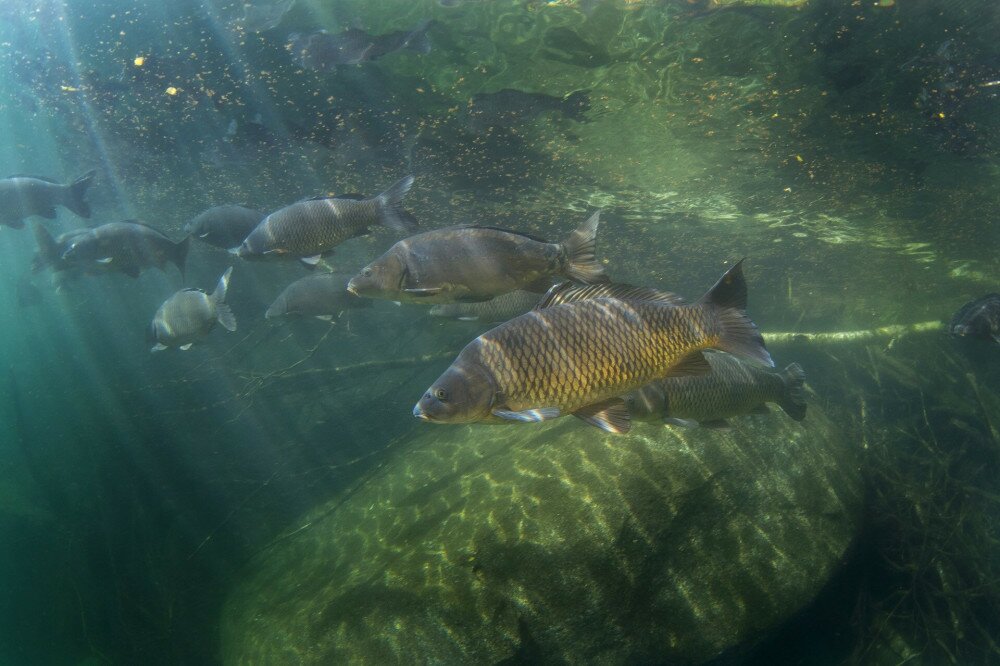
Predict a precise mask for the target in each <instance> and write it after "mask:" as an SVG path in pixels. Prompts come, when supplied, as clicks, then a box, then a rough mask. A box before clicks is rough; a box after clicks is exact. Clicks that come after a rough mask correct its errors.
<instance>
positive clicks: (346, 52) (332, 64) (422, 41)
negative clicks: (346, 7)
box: [287, 20, 433, 73]
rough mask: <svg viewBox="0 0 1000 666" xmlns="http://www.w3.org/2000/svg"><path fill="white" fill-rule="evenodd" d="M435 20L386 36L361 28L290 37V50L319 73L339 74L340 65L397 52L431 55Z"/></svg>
mask: <svg viewBox="0 0 1000 666" xmlns="http://www.w3.org/2000/svg"><path fill="white" fill-rule="evenodd" d="M432 24H433V21H430V20H425V21H421V22H420V23H419V24H418V25H417V26H416V27H414V28H413V29H412V30H397V31H395V32H389V33H386V34H384V35H372V34H369V33H367V32H365V31H364V30H361V29H359V28H350V29H348V30H345V31H344V32H338V33H336V34H332V33H329V32H327V31H325V30H319V31H317V32H310V33H307V34H301V33H297V32H296V33H292V34H290V35H289V36H288V46H287V47H288V50H289V51H290V52H291V54H292V57H293V58H294V60H295V62H297V63H298V64H299V65H301V66H302V67H304V68H306V69H311V70H315V71H318V72H330V73H333V72H335V71H336V69H337V66H338V65H358V64H360V63H363V62H370V61H372V60H378V59H379V58H381V57H382V56H385V55H388V54H390V53H394V52H396V51H401V50H404V49H405V50H408V51H414V52H416V53H430V51H431V42H430V38H429V37H428V36H427V30H428V29H429V28H430V27H431V25H432Z"/></svg>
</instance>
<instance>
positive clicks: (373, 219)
mask: <svg viewBox="0 0 1000 666" xmlns="http://www.w3.org/2000/svg"><path fill="white" fill-rule="evenodd" d="M412 185H413V176H407V177H406V178H403V179H402V180H399V181H398V182H396V183H395V184H394V185H393V186H392V187H390V188H389V189H388V190H386V191H385V192H383V193H382V194H380V195H378V196H377V197H372V198H371V199H357V198H354V197H353V196H351V197H346V196H345V197H323V198H317V199H309V200H306V201H299V202H298V203H293V204H292V205H290V206H285V207H284V208H282V209H280V210H276V211H275V212H273V213H271V214H270V215H268V216H267V217H265V218H264V219H263V220H262V221H261V223H260V224H258V225H257V227H256V228H255V229H254V230H253V231H252V232H251V233H250V235H249V236H247V237H246V239H245V240H244V241H243V243H242V244H241V245H240V247H239V250H237V251H236V254H237V256H239V257H242V258H244V259H289V258H290V259H302V260H303V261H304V262H305V263H307V264H312V265H315V264H316V262H318V261H319V259H320V257H321V256H323V255H324V254H328V253H329V252H331V251H332V250H333V248H335V247H336V246H338V245H340V244H341V243H343V242H344V241H345V240H347V239H348V238H353V237H355V236H361V235H363V234H365V233H367V232H368V230H369V228H370V227H372V226H374V225H376V224H382V225H384V226H386V227H389V228H390V229H395V230H396V231H411V230H412V229H413V228H414V226H415V224H414V223H413V220H412V217H411V216H410V215H409V214H408V213H407V212H406V211H404V210H403V208H402V202H403V197H405V196H406V193H407V192H409V191H410V187H411V186H412Z"/></svg>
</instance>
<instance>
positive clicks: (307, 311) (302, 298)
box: [264, 273, 372, 320]
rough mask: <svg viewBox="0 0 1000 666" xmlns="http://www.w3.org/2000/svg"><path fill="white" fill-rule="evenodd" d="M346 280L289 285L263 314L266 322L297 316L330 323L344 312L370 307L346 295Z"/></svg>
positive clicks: (325, 278)
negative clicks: (314, 318)
mask: <svg viewBox="0 0 1000 666" xmlns="http://www.w3.org/2000/svg"><path fill="white" fill-rule="evenodd" d="M349 277H350V276H348V275H346V274H339V273H322V274H320V275H307V276H306V277H304V278H301V279H299V280H296V281H295V282H293V283H291V284H290V285H288V286H287V287H285V290H284V291H283V292H281V294H279V295H278V297H277V298H276V299H275V300H274V303H272V304H271V307H269V308H268V309H267V312H266V313H265V314H264V317H265V318H266V319H274V318H276V317H287V316H301V317H317V318H319V319H326V320H329V319H332V318H333V317H335V316H337V315H339V314H340V313H341V312H343V311H344V310H353V309H356V308H364V307H371V305H372V302H371V301H370V300H369V299H367V298H358V297H357V296H355V295H354V294H352V293H350V292H349V291H347V280H348V278H349Z"/></svg>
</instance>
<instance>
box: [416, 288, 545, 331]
mask: <svg viewBox="0 0 1000 666" xmlns="http://www.w3.org/2000/svg"><path fill="white" fill-rule="evenodd" d="M542 296H543V294H539V293H537V292H532V291H524V290H522V289H518V290H516V291H511V292H508V293H506V294H501V295H499V296H495V297H493V298H491V299H490V300H488V301H481V302H478V303H440V304H438V305H435V306H434V307H432V308H431V309H430V314H431V316H433V317H444V318H447V319H458V320H460V321H478V322H482V323H484V324H494V323H500V322H504V321H507V320H508V319H513V318H514V317H517V316H518V315H523V314H524V313H525V312H528V311H529V310H531V309H532V308H534V307H535V306H536V305H538V302H539V301H540V300H542Z"/></svg>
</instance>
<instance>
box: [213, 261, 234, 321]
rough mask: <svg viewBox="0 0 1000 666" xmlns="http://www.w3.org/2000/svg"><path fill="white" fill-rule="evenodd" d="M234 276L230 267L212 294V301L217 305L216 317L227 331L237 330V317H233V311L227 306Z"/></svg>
mask: <svg viewBox="0 0 1000 666" xmlns="http://www.w3.org/2000/svg"><path fill="white" fill-rule="evenodd" d="M232 274H233V267H232V266H230V267H229V268H227V269H226V272H225V273H223V274H222V277H220V278H219V284H218V285H216V287H215V291H213V292H212V301H213V302H214V303H215V312H216V317H217V318H218V320H219V323H220V324H222V326H223V328H225V329H226V330H227V331H235V330H236V317H235V316H234V315H233V311H232V310H230V309H229V306H228V305H226V291H227V290H228V289H229V276H230V275H232Z"/></svg>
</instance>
